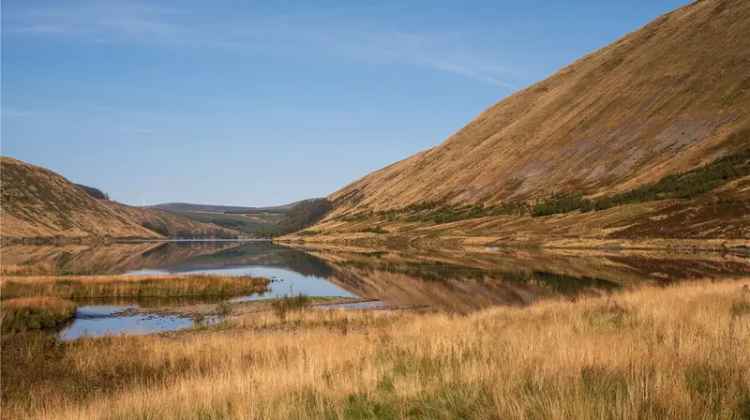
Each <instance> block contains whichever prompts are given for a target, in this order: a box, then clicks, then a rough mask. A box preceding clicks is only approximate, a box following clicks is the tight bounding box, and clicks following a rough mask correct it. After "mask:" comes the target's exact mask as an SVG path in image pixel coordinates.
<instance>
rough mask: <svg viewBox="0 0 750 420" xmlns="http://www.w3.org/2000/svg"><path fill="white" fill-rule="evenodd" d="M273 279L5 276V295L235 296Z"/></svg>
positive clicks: (1, 290)
mask: <svg viewBox="0 0 750 420" xmlns="http://www.w3.org/2000/svg"><path fill="white" fill-rule="evenodd" d="M269 283H270V280H269V279H266V278H262V277H251V276H219V275H157V276H130V275H100V276H23V277H11V276H3V278H2V279H0V296H1V297H2V298H3V299H10V298H18V297H33V296H55V297H59V298H64V299H87V298H175V297H231V296H241V295H249V294H253V293H261V292H264V291H266V290H267V289H268V284H269Z"/></svg>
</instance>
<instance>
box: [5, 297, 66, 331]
mask: <svg viewBox="0 0 750 420" xmlns="http://www.w3.org/2000/svg"><path fill="white" fill-rule="evenodd" d="M75 312H76V304H75V303H73V302H71V301H69V300H65V299H60V298H57V297H49V296H41V297H30V298H17V299H7V300H3V301H0V326H1V327H2V328H1V329H2V332H3V333H15V332H22V331H29V330H39V329H45V328H54V327H55V326H58V325H60V324H63V323H65V322H67V321H68V320H70V319H71V318H73V315H75Z"/></svg>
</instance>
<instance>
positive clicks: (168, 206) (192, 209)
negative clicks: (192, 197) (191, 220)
mask: <svg viewBox="0 0 750 420" xmlns="http://www.w3.org/2000/svg"><path fill="white" fill-rule="evenodd" d="M294 204H295V203H291V204H286V205H282V206H272V207H243V206H221V205H214V204H192V203H163V204H155V205H153V206H146V207H147V208H155V209H160V210H166V211H171V212H174V213H236V214H254V213H283V212H285V211H286V210H288V209H289V208H290V207H291V206H293V205H294Z"/></svg>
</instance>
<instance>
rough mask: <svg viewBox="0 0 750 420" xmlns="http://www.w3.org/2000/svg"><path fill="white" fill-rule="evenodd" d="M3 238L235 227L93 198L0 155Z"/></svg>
mask: <svg viewBox="0 0 750 420" xmlns="http://www.w3.org/2000/svg"><path fill="white" fill-rule="evenodd" d="M0 179H1V180H2V183H1V184H2V202H1V203H0V204H1V205H0V219H1V220H0V237H2V238H3V239H6V240H7V239H10V240H14V239H15V240H19V239H26V240H28V239H52V238H57V239H83V238H105V237H109V238H143V239H157V238H163V237H166V236H170V237H178V236H180V237H182V236H188V237H196V236H211V237H213V236H220V237H236V236H237V235H238V232H235V231H231V230H227V229H223V228H221V227H218V226H215V225H209V224H205V223H198V222H194V221H192V220H190V219H187V218H183V217H180V216H176V215H173V214H169V213H166V212H161V211H154V210H144V209H138V208H135V207H130V206H126V205H124V204H120V203H117V202H114V201H109V200H98V199H96V198H94V197H93V196H92V195H90V193H89V192H87V190H85V189H83V188H81V187H79V186H76V185H75V184H72V183H71V182H70V181H68V180H67V179H65V178H63V177H62V176H60V175H58V174H56V173H54V172H52V171H50V170H47V169H44V168H41V167H38V166H34V165H30V164H28V163H25V162H21V161H19V160H16V159H12V158H7V157H0Z"/></svg>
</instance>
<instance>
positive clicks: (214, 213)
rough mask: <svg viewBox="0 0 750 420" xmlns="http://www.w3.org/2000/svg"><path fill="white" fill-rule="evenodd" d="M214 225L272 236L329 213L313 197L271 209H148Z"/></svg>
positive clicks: (195, 206) (327, 206) (323, 202)
mask: <svg viewBox="0 0 750 420" xmlns="http://www.w3.org/2000/svg"><path fill="white" fill-rule="evenodd" d="M146 208H148V209H158V210H162V211H165V212H170V213H173V214H178V215H180V216H184V217H187V218H190V219H192V220H195V221H198V222H203V223H212V224H215V225H218V226H223V227H225V228H228V229H234V230H237V231H240V232H243V233H245V234H248V235H253V236H260V237H272V236H277V235H281V234H285V233H290V232H295V231H297V230H299V229H302V228H304V227H307V226H309V225H311V224H314V223H316V222H318V221H319V220H320V219H322V218H323V216H325V214H327V213H328V212H329V211H330V210H331V208H332V207H331V205H330V202H329V201H328V200H327V199H325V198H313V199H308V200H301V201H297V202H294V203H289V204H284V205H280V206H270V207H242V206H222V205H213V204H191V203H165V204H157V205H154V206H148V207H146Z"/></svg>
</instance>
